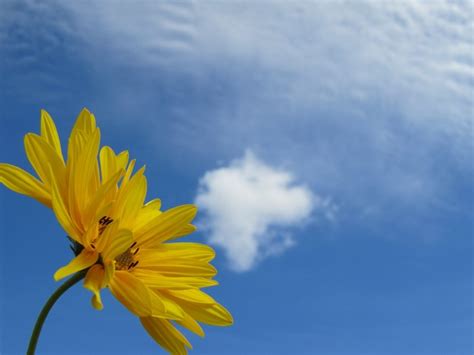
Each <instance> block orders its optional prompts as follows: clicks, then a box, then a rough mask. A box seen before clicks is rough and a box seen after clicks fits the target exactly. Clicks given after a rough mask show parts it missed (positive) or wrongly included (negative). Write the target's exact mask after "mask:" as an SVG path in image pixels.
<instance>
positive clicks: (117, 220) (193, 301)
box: [0, 109, 232, 354]
mask: <svg viewBox="0 0 474 355" xmlns="http://www.w3.org/2000/svg"><path fill="white" fill-rule="evenodd" d="M99 149H100V130H99V128H97V127H96V121H95V118H94V116H93V115H92V114H91V113H90V112H89V111H88V110H86V109H84V110H83V111H82V112H81V113H80V114H79V116H78V118H77V121H76V123H75V125H74V127H73V130H72V132H71V135H70V137H69V144H68V151H67V161H65V160H64V157H63V154H62V149H61V144H60V140H59V136H58V133H57V130H56V126H55V124H54V121H53V120H52V119H51V117H50V116H49V114H48V113H47V112H46V111H41V134H40V135H37V134H33V133H28V134H27V135H26V136H25V150H26V155H27V157H28V160H29V161H30V163H31V165H32V166H33V168H34V170H35V171H36V173H37V175H38V179H37V178H35V177H34V176H32V175H31V174H29V173H27V172H26V171H24V170H22V169H20V168H18V167H16V166H13V165H9V164H0V182H2V183H3V184H4V185H6V186H7V187H8V188H10V189H12V190H14V191H16V192H18V193H21V194H25V195H28V196H31V197H33V198H35V199H36V200H38V201H40V202H41V203H43V204H44V205H46V206H48V207H50V208H52V210H53V211H54V213H55V215H56V218H57V220H58V222H59V223H60V225H61V226H62V227H63V229H64V230H65V231H66V233H67V234H68V236H69V237H70V238H71V239H72V240H73V241H74V245H75V248H74V250H75V253H76V256H75V257H74V258H73V259H72V260H71V262H70V263H69V264H67V265H66V266H64V267H61V268H60V269H58V270H57V271H56V273H55V274H54V278H55V280H59V279H62V278H64V277H66V276H69V275H72V274H75V273H77V272H80V271H83V270H87V273H86V276H85V279H84V287H86V288H87V289H89V290H90V291H91V292H92V293H93V296H92V305H93V307H94V308H96V309H99V310H100V309H102V308H103V305H102V301H101V296H100V292H101V290H102V289H103V288H109V289H110V291H111V292H112V294H113V295H114V296H115V297H116V298H117V299H118V300H119V301H120V302H121V303H122V304H123V305H124V306H125V307H126V308H127V309H128V310H129V311H130V312H132V313H133V314H135V315H136V316H138V317H139V318H140V321H141V323H142V325H143V327H144V328H145V329H146V330H147V332H148V333H149V334H150V335H151V336H152V337H153V338H154V339H155V340H156V341H157V342H158V343H159V344H160V345H161V346H162V347H163V348H165V349H166V350H167V351H169V352H171V353H173V354H186V353H187V350H186V347H189V348H191V344H190V343H189V342H188V340H187V339H186V338H185V337H184V336H183V335H182V333H181V332H180V331H179V330H178V329H176V327H175V325H176V324H177V325H180V326H182V327H184V328H187V329H188V330H190V331H192V332H194V333H196V334H198V335H200V336H204V332H203V330H202V328H201V326H200V325H199V323H198V322H202V323H205V324H210V325H218V326H225V325H230V324H232V316H231V315H230V313H229V312H228V311H227V310H226V309H225V308H224V307H223V306H221V305H220V304H219V303H217V302H216V301H215V300H214V299H213V298H212V297H211V296H209V295H208V294H206V293H204V292H203V291H201V290H200V289H201V288H204V287H209V286H214V285H217V282H216V281H215V280H213V279H212V278H213V276H215V274H216V269H215V268H214V267H213V266H212V265H211V264H210V263H209V262H210V261H211V260H212V259H213V258H214V256H215V253H214V251H213V249H212V248H210V247H209V246H207V245H203V244H199V243H189V242H187V243H170V241H171V240H173V239H175V238H178V237H182V236H185V235H187V234H189V233H192V232H193V231H194V230H195V227H194V226H193V225H192V224H191V222H192V220H193V218H194V217H195V215H196V212H197V209H196V207H195V206H193V205H183V206H178V207H175V208H172V209H169V210H167V211H164V212H162V211H161V210H160V207H161V202H160V200H159V199H155V200H151V201H150V202H148V203H146V204H145V198H146V192H147V181H146V178H145V176H144V171H145V168H144V167H142V168H141V169H139V170H138V171H137V172H135V173H134V167H135V160H131V161H130V162H129V156H128V152H127V151H124V152H121V153H120V154H116V153H115V152H114V151H113V150H112V149H111V148H110V147H107V146H105V147H103V148H101V149H100V150H99ZM97 157H99V162H98V159H97Z"/></svg>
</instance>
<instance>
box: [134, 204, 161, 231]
mask: <svg viewBox="0 0 474 355" xmlns="http://www.w3.org/2000/svg"><path fill="white" fill-rule="evenodd" d="M160 207H161V200H160V199H158V198H157V199H154V200H151V201H150V202H148V203H147V204H146V205H145V206H143V207H142V208H141V209H140V212H139V213H138V215H137V216H136V218H135V222H134V223H133V231H137V230H140V229H141V228H142V227H144V226H145V225H146V224H147V223H149V222H151V220H153V219H154V218H156V217H158V216H159V215H160V214H161V213H162V212H161V211H160Z"/></svg>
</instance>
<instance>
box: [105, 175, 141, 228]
mask: <svg viewBox="0 0 474 355" xmlns="http://www.w3.org/2000/svg"><path fill="white" fill-rule="evenodd" d="M143 171H144V169H143V168H142V169H140V170H139V171H138V172H137V173H136V174H135V175H134V176H133V178H132V179H131V180H130V182H129V183H128V184H127V186H126V187H125V188H124V189H123V190H122V191H120V193H119V197H118V199H117V201H116V203H115V205H114V212H113V213H112V217H113V218H114V219H120V226H121V227H122V228H129V229H132V227H133V224H134V221H135V218H136V216H137V214H138V213H139V212H140V209H141V208H142V206H143V203H144V201H145V196H146V189H147V183H146V178H145V176H143Z"/></svg>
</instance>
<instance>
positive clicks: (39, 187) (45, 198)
mask: <svg viewBox="0 0 474 355" xmlns="http://www.w3.org/2000/svg"><path fill="white" fill-rule="evenodd" d="M0 182H1V183H2V184H4V185H5V186H6V187H8V188H9V189H10V190H13V191H15V192H18V193H20V194H23V195H27V196H30V197H33V198H34V199H36V200H38V201H39V202H41V203H42V204H44V205H46V206H48V207H51V194H50V192H48V191H47V190H46V189H45V187H44V185H43V184H42V183H41V182H40V181H38V179H36V178H35V177H33V176H32V175H30V174H29V173H27V172H26V171H24V170H23V169H20V168H18V167H16V166H14V165H10V164H3V163H0Z"/></svg>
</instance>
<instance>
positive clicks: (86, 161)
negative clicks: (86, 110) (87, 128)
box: [73, 129, 100, 222]
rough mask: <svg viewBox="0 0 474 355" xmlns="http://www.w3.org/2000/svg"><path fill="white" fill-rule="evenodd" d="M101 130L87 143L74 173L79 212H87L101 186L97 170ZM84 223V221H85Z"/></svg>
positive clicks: (97, 130) (96, 131) (95, 132)
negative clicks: (90, 202) (97, 189)
mask: <svg viewBox="0 0 474 355" xmlns="http://www.w3.org/2000/svg"><path fill="white" fill-rule="evenodd" d="M99 144H100V130H99V129H96V130H95V131H94V133H93V134H92V135H91V138H90V139H89V140H88V142H87V143H86V145H85V147H84V150H83V151H82V152H81V154H80V156H79V157H78V160H77V165H76V166H75V172H74V179H73V183H74V187H75V188H74V193H75V196H76V203H77V205H78V207H79V211H80V212H81V215H82V212H84V211H85V209H86V207H87V205H88V203H89V201H90V200H91V198H92V197H93V196H94V194H95V192H96V188H97V187H98V185H99V182H98V181H97V179H98V175H97V176H96V174H95V170H96V169H97V154H98V153H99ZM83 222H84V221H83Z"/></svg>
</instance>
